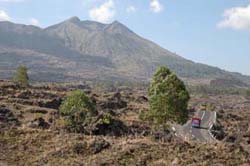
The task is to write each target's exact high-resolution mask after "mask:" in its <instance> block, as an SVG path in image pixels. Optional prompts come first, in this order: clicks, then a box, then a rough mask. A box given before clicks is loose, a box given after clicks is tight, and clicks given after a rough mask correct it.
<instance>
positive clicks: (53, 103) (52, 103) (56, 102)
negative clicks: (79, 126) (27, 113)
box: [38, 97, 62, 109]
mask: <svg viewBox="0 0 250 166" xmlns="http://www.w3.org/2000/svg"><path fill="white" fill-rule="evenodd" d="M61 103H62V99H61V98H60V97H57V98H54V99H52V100H49V101H40V102H39V103H38V105H39V107H45V108H51V109H59V107H60V105H61Z"/></svg>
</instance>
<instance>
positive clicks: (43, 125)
mask: <svg viewBox="0 0 250 166" xmlns="http://www.w3.org/2000/svg"><path fill="white" fill-rule="evenodd" d="M28 127H30V128H38V129H48V128H49V127H50V125H49V124H48V123H47V122H46V121H45V120H44V119H43V118H36V119H34V120H32V121H30V122H29V123H28Z"/></svg>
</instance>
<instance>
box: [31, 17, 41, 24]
mask: <svg viewBox="0 0 250 166" xmlns="http://www.w3.org/2000/svg"><path fill="white" fill-rule="evenodd" d="M39 24H40V23H39V21H38V20H37V19H35V18H31V19H30V25H34V26H38V25H39Z"/></svg>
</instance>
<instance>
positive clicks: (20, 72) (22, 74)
mask: <svg viewBox="0 0 250 166" xmlns="http://www.w3.org/2000/svg"><path fill="white" fill-rule="evenodd" d="M13 80H14V81H15V82H17V83H19V84H21V85H23V86H28V84H29V76H28V69H27V67H25V66H19V67H18V68H17V71H16V74H15V75H14V78H13Z"/></svg>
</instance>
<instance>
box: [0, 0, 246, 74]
mask: <svg viewBox="0 0 250 166" xmlns="http://www.w3.org/2000/svg"><path fill="white" fill-rule="evenodd" d="M72 16H78V17H79V18H80V19H82V20H96V21H100V22H104V23H110V22H112V21H114V20H118V21H120V22H122V23H123V24H125V25H127V26H128V27H129V28H130V29H132V30H133V31H134V32H136V33H138V34H139V35H141V36H143V37H145V38H147V39H149V40H152V41H154V42H156V43H158V44H159V45H161V46H162V47H164V48H166V49H169V50H170V51H173V52H176V53H177V54H179V55H181V56H183V57H185V58H187V59H191V60H193V61H195V62H201V63H205V64H209V65H213V66H218V67H220V68H223V69H226V70H230V71H237V72H241V73H244V74H248V75H250V1H249V0H0V20H1V21H3V20H10V21H12V22H16V23H25V24H33V25H38V26H41V27H47V26H49V25H52V24H55V23H58V22H60V21H62V20H65V19H67V18H69V17H72Z"/></svg>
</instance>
